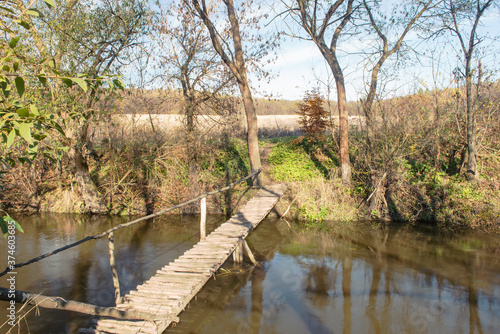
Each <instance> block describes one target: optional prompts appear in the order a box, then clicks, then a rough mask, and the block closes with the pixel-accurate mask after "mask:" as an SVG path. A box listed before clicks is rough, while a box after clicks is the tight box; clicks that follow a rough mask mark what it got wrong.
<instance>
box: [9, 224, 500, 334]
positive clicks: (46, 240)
mask: <svg viewBox="0 0 500 334" xmlns="http://www.w3.org/2000/svg"><path fill="white" fill-rule="evenodd" d="M30 219H32V221H31V222H29V223H28V221H26V222H23V226H26V229H25V230H26V234H25V235H22V236H21V237H20V239H19V244H20V245H22V248H21V250H20V254H18V258H19V259H20V260H25V259H27V258H30V257H31V256H32V255H34V254H38V253H41V252H45V251H48V250H51V249H54V248H57V247H59V246H62V245H63V244H67V243H70V242H72V241H74V240H77V239H79V238H81V237H83V236H85V235H90V234H97V233H98V232H100V231H102V230H104V229H106V228H108V227H110V226H112V225H114V224H117V223H119V222H121V221H117V220H109V219H101V220H95V218H89V217H79V218H78V219H75V217H74V216H73V217H72V216H43V217H34V218H30ZM92 219H94V220H92ZM20 220H21V219H20ZM221 221H222V220H221V217H212V218H211V220H210V224H209V226H210V228H212V229H213V228H214V227H215V226H216V225H217V224H218V223H220V222H221ZM197 233H198V220H197V219H196V218H193V219H188V218H179V217H176V219H168V220H167V221H156V222H154V223H153V222H152V223H146V224H144V225H141V226H138V227H136V228H132V229H130V230H125V231H123V232H120V233H116V234H115V242H116V257H117V263H118V272H119V277H120V283H121V284H122V290H123V291H122V293H126V292H127V291H128V290H130V289H133V288H135V286H136V285H137V284H140V283H142V281H144V280H145V279H147V278H149V277H150V276H151V275H153V274H154V273H155V271H156V270H157V269H158V268H160V267H161V266H163V265H164V264H166V263H168V262H169V261H171V260H173V259H175V258H176V257H178V256H179V255H181V254H182V253H183V252H184V251H185V250H187V249H189V248H190V247H192V245H193V244H194V243H195V242H197V238H198V236H197ZM248 243H249V245H250V248H251V249H252V250H253V251H254V254H255V257H256V258H257V260H258V261H260V262H261V264H262V266H261V267H257V268H254V267H251V266H246V265H245V266H235V265H234V264H232V263H231V262H228V263H226V264H225V266H224V268H225V270H224V271H221V272H220V273H219V274H218V275H217V277H216V279H215V280H211V281H209V283H208V284H207V285H206V287H205V288H204V289H203V290H202V291H201V293H200V294H199V295H198V297H197V300H196V301H194V302H192V303H191V305H190V306H189V308H188V309H187V310H186V311H185V312H183V313H182V314H181V322H180V323H179V324H178V325H177V326H175V327H173V328H171V329H169V330H168V332H172V333H239V334H243V333H252V334H254V333H255V334H256V333H266V334H267V333H341V332H342V333H435V332H439V333H499V332H500V320H499V317H498V316H499V315H500V285H499V282H500V266H499V265H500V263H499V262H500V260H499V258H498V255H495V254H496V253H495V252H498V250H499V249H500V241H498V238H496V237H494V236H489V235H443V234H435V233H431V232H429V231H417V230H411V229H408V228H404V227H402V226H384V225H381V226H371V225H363V224H347V225H342V224H339V225H337V228H336V229H335V230H333V231H331V232H329V233H315V232H311V231H302V230H300V229H298V228H293V229H290V228H289V227H288V226H287V225H286V224H283V223H282V222H280V221H278V220H266V221H265V222H263V223H262V224H261V226H260V227H259V228H258V229H257V230H256V231H254V232H252V234H251V235H250V236H249V238H248ZM63 254H64V253H63ZM2 261H3V259H2ZM18 288H19V289H25V290H29V291H36V292H42V293H44V294H47V295H59V296H63V297H66V298H69V299H74V300H81V301H87V302H90V303H94V304H98V305H103V306H109V305H112V303H113V287H112V281H111V272H110V270H109V262H108V257H107V241H106V240H101V241H97V242H93V243H92V244H90V245H88V246H86V247H80V246H79V247H77V248H75V249H74V250H70V251H67V252H65V254H64V255H56V256H54V257H52V258H49V259H46V260H43V261H42V262H40V263H37V264H34V265H32V266H29V267H27V268H21V269H20V270H19V271H18ZM4 305H5V304H0V313H1V312H4V309H5V306H4ZM41 313H42V316H41V317H39V316H35V315H34V314H30V315H29V316H28V317H27V318H26V319H27V323H28V324H29V331H30V332H31V333H74V332H76V331H77V329H78V328H79V327H88V325H89V324H90V320H91V319H90V317H87V316H82V315H77V314H69V313H67V312H60V311H52V310H41ZM0 316H1V317H3V318H4V319H5V314H4V313H1V314H0ZM0 331H1V332H3V328H2V329H0ZM21 333H28V329H27V326H26V325H23V326H22V328H21Z"/></svg>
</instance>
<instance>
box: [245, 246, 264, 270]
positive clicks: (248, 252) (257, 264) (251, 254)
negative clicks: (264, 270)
mask: <svg viewBox="0 0 500 334" xmlns="http://www.w3.org/2000/svg"><path fill="white" fill-rule="evenodd" d="M242 243H243V248H244V249H245V253H247V256H248V258H249V259H250V261H251V262H252V264H253V265H254V266H256V267H260V264H259V263H258V262H257V261H255V257H254V256H253V253H252V250H251V249H250V247H249V246H248V244H247V241H246V240H243V242H242Z"/></svg>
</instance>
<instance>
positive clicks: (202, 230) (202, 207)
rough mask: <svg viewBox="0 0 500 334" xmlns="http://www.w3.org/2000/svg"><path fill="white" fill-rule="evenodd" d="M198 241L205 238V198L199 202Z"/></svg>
mask: <svg viewBox="0 0 500 334" xmlns="http://www.w3.org/2000/svg"><path fill="white" fill-rule="evenodd" d="M200 215H201V217H200V239H205V238H206V237H207V198H206V197H203V198H202V199H201V200H200Z"/></svg>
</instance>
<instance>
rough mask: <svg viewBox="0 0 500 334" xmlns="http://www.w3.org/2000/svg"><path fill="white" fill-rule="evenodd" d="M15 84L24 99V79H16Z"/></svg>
mask: <svg viewBox="0 0 500 334" xmlns="http://www.w3.org/2000/svg"><path fill="white" fill-rule="evenodd" d="M14 82H15V83H16V88H17V93H18V94H19V96H20V97H23V94H24V79H23V78H21V77H16V78H15V79H14Z"/></svg>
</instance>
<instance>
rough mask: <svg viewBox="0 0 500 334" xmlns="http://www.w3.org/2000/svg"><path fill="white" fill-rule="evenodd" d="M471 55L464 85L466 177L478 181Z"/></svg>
mask: <svg viewBox="0 0 500 334" xmlns="http://www.w3.org/2000/svg"><path fill="white" fill-rule="evenodd" d="M470 58H471V56H469V55H468V57H467V61H466V70H465V73H466V74H465V86H466V90H467V106H466V108H467V147H468V159H467V178H468V179H469V181H471V182H478V181H479V175H478V171H477V162H476V158H477V148H476V143H477V134H476V114H475V112H474V106H473V101H472V71H471V68H470V67H471V64H470V62H471V59H470Z"/></svg>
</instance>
